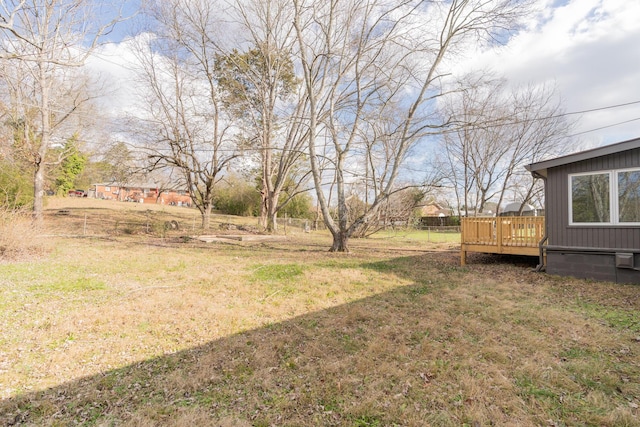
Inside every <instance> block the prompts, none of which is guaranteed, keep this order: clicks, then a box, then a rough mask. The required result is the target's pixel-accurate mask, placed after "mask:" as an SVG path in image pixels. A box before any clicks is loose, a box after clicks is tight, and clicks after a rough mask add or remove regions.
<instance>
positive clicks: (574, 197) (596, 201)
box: [569, 168, 640, 225]
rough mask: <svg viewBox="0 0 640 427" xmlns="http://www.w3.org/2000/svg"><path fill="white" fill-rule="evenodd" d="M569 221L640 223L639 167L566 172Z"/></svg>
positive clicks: (593, 223) (606, 223)
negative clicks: (569, 173)
mask: <svg viewBox="0 0 640 427" xmlns="http://www.w3.org/2000/svg"><path fill="white" fill-rule="evenodd" d="M569 224H570V225H640V169H638V168H636V169H620V170H610V171H604V172H590V173H579V174H571V175H569Z"/></svg>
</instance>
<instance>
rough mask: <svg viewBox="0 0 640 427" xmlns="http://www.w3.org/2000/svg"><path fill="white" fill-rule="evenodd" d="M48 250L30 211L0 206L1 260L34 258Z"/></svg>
mask: <svg viewBox="0 0 640 427" xmlns="http://www.w3.org/2000/svg"><path fill="white" fill-rule="evenodd" d="M46 250H47V245H46V242H45V240H44V239H42V238H41V237H40V233H39V231H38V230H37V228H36V227H35V226H34V224H33V220H32V217H31V214H30V213H29V212H25V211H14V210H5V209H2V208H0V260H4V261H7V260H9V261H15V260H20V259H25V258H33V257H35V256H38V255H42V254H43V253H44V252H46Z"/></svg>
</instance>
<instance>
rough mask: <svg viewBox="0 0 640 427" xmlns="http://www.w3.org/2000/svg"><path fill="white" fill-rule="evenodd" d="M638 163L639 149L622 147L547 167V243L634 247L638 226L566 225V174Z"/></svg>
mask: <svg viewBox="0 0 640 427" xmlns="http://www.w3.org/2000/svg"><path fill="white" fill-rule="evenodd" d="M634 167H640V149H633V150H628V151H623V152H619V153H615V154H610V155H607V156H602V157H596V158H592V159H588V160H583V161H579V162H575V163H569V164H566V165H562V166H557V167H553V168H550V169H549V170H548V176H547V188H546V197H547V202H546V209H547V211H546V221H547V234H548V236H549V241H548V244H549V245H554V246H565V247H584V248H612V249H636V250H638V251H640V227H638V226H611V225H601V226H583V225H579V226H577V225H569V188H568V187H569V185H568V182H569V174H574V173H584V172H597V171H609V170H613V169H626V168H634Z"/></svg>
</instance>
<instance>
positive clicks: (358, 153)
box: [294, 0, 526, 251]
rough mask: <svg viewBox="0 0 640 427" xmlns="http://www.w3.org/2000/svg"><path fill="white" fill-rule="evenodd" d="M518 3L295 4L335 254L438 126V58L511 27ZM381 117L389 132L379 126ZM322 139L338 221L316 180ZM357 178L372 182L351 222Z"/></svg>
mask: <svg viewBox="0 0 640 427" xmlns="http://www.w3.org/2000/svg"><path fill="white" fill-rule="evenodd" d="M525 6H526V2H523V1H508V0H501V1H496V2H487V1H484V0H453V1H449V2H425V1H419V0H404V1H388V0H331V1H328V2H313V1H310V0H309V1H307V0H294V7H295V20H294V23H295V28H296V39H297V42H298V53H297V54H298V58H299V62H300V68H301V70H302V73H303V79H304V88H305V91H306V96H307V98H308V102H309V108H308V126H309V133H308V135H307V138H308V147H309V153H310V160H311V162H310V163H311V170H312V175H313V179H314V183H315V187H316V193H317V199H318V203H319V205H320V207H321V210H322V213H323V217H324V221H325V224H326V225H327V228H328V229H329V230H330V231H331V233H332V236H333V245H332V247H331V250H332V251H348V239H349V237H350V236H352V235H353V233H354V232H355V231H356V230H357V229H358V228H360V227H361V226H362V225H363V224H365V223H366V222H367V221H368V220H369V219H370V218H372V217H373V216H375V215H376V212H377V210H378V209H379V208H380V206H381V205H382V204H383V203H384V201H385V200H386V199H387V198H388V197H389V195H390V194H392V193H393V192H395V191H398V190H399V189H400V188H398V187H397V186H396V185H395V184H396V180H397V179H398V176H399V174H400V170H401V167H402V165H403V163H404V161H405V160H406V158H407V155H408V153H409V152H410V150H411V148H412V147H414V146H415V145H416V144H417V143H418V142H419V141H420V140H421V138H422V137H424V136H425V135H427V134H429V133H432V132H435V131H437V130H438V129H441V127H442V126H443V125H444V123H442V122H441V121H439V120H438V117H437V115H436V114H434V113H435V111H434V106H433V105H434V102H433V101H434V99H436V98H437V97H439V96H440V95H441V94H442V89H441V87H440V85H439V82H440V80H441V76H442V75H443V73H445V72H446V70H444V69H443V63H444V60H445V58H447V57H449V56H451V55H455V54H456V50H457V48H459V47H461V45H462V44H463V43H468V42H483V41H488V40H493V39H494V38H495V37H496V35H497V34H499V33H504V32H505V31H508V30H509V29H510V28H512V27H513V24H514V22H515V21H516V20H517V19H518V18H519V17H521V16H522V14H523V13H525V12H526V7H525ZM379 120H384V121H385V122H386V123H387V126H385V127H384V128H382V129H377V128H376V127H375V126H374V124H375V123H376V122H378V121H379ZM324 141H326V142H327V143H328V144H329V145H330V150H329V154H330V155H331V160H332V164H333V168H334V173H333V178H334V181H335V188H336V201H337V220H334V218H333V217H332V216H331V210H330V209H329V203H330V200H328V198H327V196H326V195H325V191H324V190H325V186H324V183H323V182H322V181H321V178H320V176H321V171H320V162H319V159H318V153H319V144H321V143H322V142H324ZM374 158H377V159H378V161H377V162H373V163H372V161H371V160H372V159H374ZM374 166H375V167H374ZM367 169H368V171H366V170H367ZM354 174H356V175H360V176H364V177H365V179H367V180H368V181H369V182H370V185H368V187H367V188H368V193H369V194H368V195H367V200H368V204H367V206H366V209H365V211H364V212H363V214H362V215H359V216H358V218H356V219H355V220H351V221H350V220H349V208H348V205H347V193H346V188H347V186H348V185H349V183H350V182H351V181H352V180H353V179H355V177H354Z"/></svg>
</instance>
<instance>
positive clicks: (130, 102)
mask: <svg viewBox="0 0 640 427" xmlns="http://www.w3.org/2000/svg"><path fill="white" fill-rule="evenodd" d="M138 37H145V35H141V36H138ZM134 44H135V39H125V40H123V41H121V42H119V43H108V44H105V45H103V46H101V47H100V48H98V49H97V50H96V51H95V52H94V54H93V55H92V56H91V58H90V60H89V61H88V62H87V68H88V70H89V72H91V73H92V74H94V76H95V77H96V79H97V80H98V81H99V82H100V85H102V86H103V89H102V96H101V97H100V99H99V103H100V105H101V107H102V108H103V113H104V114H105V115H107V116H111V117H114V118H117V117H121V116H124V115H125V114H127V113H128V112H131V111H132V110H134V109H135V108H136V104H137V102H138V101H137V99H138V97H139V93H138V91H137V85H136V80H137V76H136V67H137V65H136V64H138V60H137V59H136V56H135V53H134V52H135V46H134Z"/></svg>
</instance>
